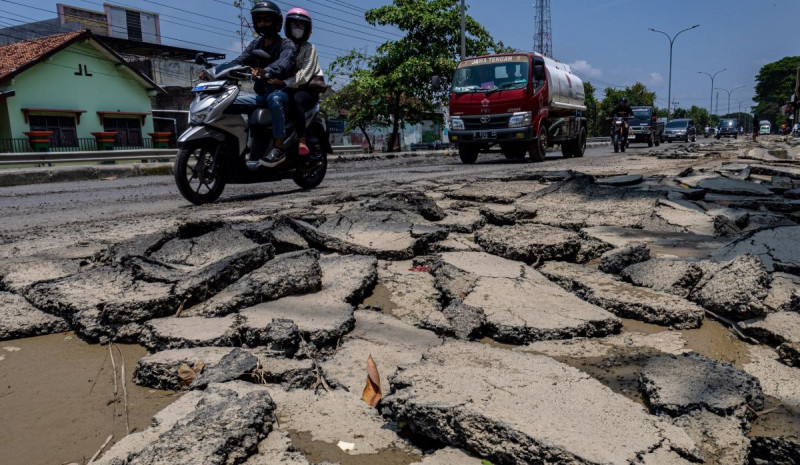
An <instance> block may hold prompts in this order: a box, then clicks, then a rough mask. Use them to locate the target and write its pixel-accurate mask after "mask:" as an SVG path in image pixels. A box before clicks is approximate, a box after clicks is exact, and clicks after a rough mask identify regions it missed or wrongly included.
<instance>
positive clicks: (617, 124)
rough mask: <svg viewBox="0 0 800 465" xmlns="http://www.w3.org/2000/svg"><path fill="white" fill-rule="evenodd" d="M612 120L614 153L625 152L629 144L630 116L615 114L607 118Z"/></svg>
mask: <svg viewBox="0 0 800 465" xmlns="http://www.w3.org/2000/svg"><path fill="white" fill-rule="evenodd" d="M607 119H608V120H611V121H612V123H611V144H612V145H613V146H614V153H617V152H619V151H622V152H623V153H624V152H625V148H626V147H627V146H628V143H629V142H628V123H627V120H628V119H629V118H627V117H622V116H614V117H610V118H607Z"/></svg>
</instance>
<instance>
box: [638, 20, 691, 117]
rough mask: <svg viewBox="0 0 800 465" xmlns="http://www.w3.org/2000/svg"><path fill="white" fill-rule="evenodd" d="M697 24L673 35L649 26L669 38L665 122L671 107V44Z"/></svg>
mask: <svg viewBox="0 0 800 465" xmlns="http://www.w3.org/2000/svg"><path fill="white" fill-rule="evenodd" d="M699 26H700V25H699V24H695V25H694V26H692V27H687V28H686V29H684V30H682V31H678V33H677V34H675V35H674V36H673V37H670V36H669V34H667V33H666V32H664V31H659V30H658V29H653V28H652V27H651V28H649V29H650V30H651V31H653V32H660V33H661V34H664V35H665V36H667V39H668V40H669V90H668V91H667V122H669V113H670V109H671V106H670V104H671V103H672V44H674V43H675V39H677V38H678V36H679V35H681V33H683V32H686V31H688V30H690V29H694V28H696V27H699Z"/></svg>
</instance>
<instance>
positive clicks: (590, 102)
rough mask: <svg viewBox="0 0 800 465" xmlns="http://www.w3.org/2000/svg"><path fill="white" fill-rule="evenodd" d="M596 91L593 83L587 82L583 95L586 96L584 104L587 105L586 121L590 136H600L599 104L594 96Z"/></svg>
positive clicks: (584, 84)
mask: <svg viewBox="0 0 800 465" xmlns="http://www.w3.org/2000/svg"><path fill="white" fill-rule="evenodd" d="M594 90H595V89H594V86H593V85H592V83H591V82H589V81H586V82H584V83H583V93H584V94H585V97H584V104H585V105H586V119H587V120H588V123H589V124H588V125H589V135H590V136H599V135H600V132H599V129H600V124H599V122H598V121H597V112H598V110H599V104H598V102H597V98H596V97H595V96H594Z"/></svg>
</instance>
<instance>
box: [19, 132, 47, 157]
mask: <svg viewBox="0 0 800 465" xmlns="http://www.w3.org/2000/svg"><path fill="white" fill-rule="evenodd" d="M23 134H25V135H26V136H28V141H29V142H30V145H31V149H32V150H33V151H34V152H47V151H49V150H50V137H51V136H52V135H53V131H28V132H23Z"/></svg>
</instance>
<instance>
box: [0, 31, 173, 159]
mask: <svg viewBox="0 0 800 465" xmlns="http://www.w3.org/2000/svg"><path fill="white" fill-rule="evenodd" d="M163 92H164V90H163V89H162V88H161V87H160V86H158V85H157V84H156V83H155V82H153V80H152V79H150V78H149V77H147V76H146V75H145V74H143V73H142V72H141V71H139V70H137V69H136V68H134V67H132V66H131V65H130V64H129V63H128V62H127V61H125V60H124V59H123V58H122V57H121V56H120V55H119V54H118V53H117V52H115V51H114V50H113V49H111V48H110V47H109V46H108V45H106V44H105V43H103V42H102V41H100V40H99V39H98V38H97V37H96V36H95V35H94V33H92V32H91V31H90V30H83V31H76V32H67V33H63V34H57V35H52V36H48V37H42V38H37V39H32V40H27V41H23V42H16V43H12V44H8V45H3V46H0V139H2V145H0V147H2V148H3V149H4V151H24V148H21V146H23V145H27V137H26V134H25V133H26V132H30V131H51V132H52V134H51V135H50V145H51V146H52V147H61V148H74V149H83V150H87V149H89V150H91V149H95V148H97V145H94V141H95V138H96V134H95V133H101V132H115V133H116V134H115V138H116V145H117V146H125V147H143V146H149V145H148V141H149V138H148V133H152V132H153V117H152V107H151V97H154V96H156V95H158V94H159V93H163Z"/></svg>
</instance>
